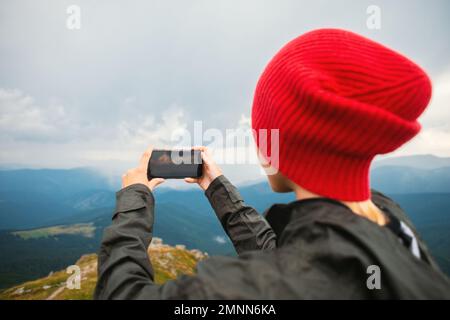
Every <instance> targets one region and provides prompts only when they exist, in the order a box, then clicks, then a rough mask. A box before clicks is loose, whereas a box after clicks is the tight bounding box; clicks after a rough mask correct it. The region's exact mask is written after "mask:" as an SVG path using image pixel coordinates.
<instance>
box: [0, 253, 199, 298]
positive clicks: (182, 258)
mask: <svg viewBox="0 0 450 320" xmlns="http://www.w3.org/2000/svg"><path fill="white" fill-rule="evenodd" d="M149 255H150V257H151V261H152V265H153V268H154V270H155V282H156V283H158V284H162V283H164V282H166V281H167V280H171V279H175V278H177V277H178V276H180V275H182V274H186V275H192V274H193V273H194V272H195V267H196V265H197V263H198V262H199V261H200V260H202V259H203V258H204V256H196V255H195V254H194V253H193V252H191V251H189V250H186V249H182V248H175V247H171V246H167V245H161V246H152V247H150V248H149ZM76 264H77V265H78V266H79V267H80V269H81V277H82V278H81V288H80V289H72V290H70V289H67V288H66V280H67V279H68V277H69V276H70V274H68V273H66V270H61V271H58V272H55V273H53V274H51V275H49V276H47V277H45V278H41V279H37V280H34V281H29V282H25V283H23V284H20V285H17V286H14V287H12V288H9V289H6V290H4V291H2V292H0V300H45V299H49V300H85V299H92V297H93V292H94V288H95V285H96V282H97V255H95V254H89V255H84V256H82V257H81V258H80V259H79V260H78V261H77V263H76Z"/></svg>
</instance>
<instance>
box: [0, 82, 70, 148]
mask: <svg viewBox="0 0 450 320" xmlns="http://www.w3.org/2000/svg"><path fill="white" fill-rule="evenodd" d="M76 130H77V127H76V126H74V123H73V122H71V121H70V119H69V118H68V116H67V114H66V110H65V108H64V106H62V105H60V104H55V103H53V104H50V105H48V106H45V107H41V106H38V105H36V103H35V100H34V99H33V98H32V97H31V96H29V95H26V94H24V93H23V92H22V91H20V90H17V89H4V88H0V135H1V136H2V137H3V138H9V139H12V140H27V141H41V142H46V141H64V140H67V139H70V138H71V135H72V134H73V133H74V131H76Z"/></svg>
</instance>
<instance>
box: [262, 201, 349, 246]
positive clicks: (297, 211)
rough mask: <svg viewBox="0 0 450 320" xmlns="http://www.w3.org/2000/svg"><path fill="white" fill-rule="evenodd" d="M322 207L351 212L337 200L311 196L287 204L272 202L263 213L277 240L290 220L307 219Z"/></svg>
mask: <svg viewBox="0 0 450 320" xmlns="http://www.w3.org/2000/svg"><path fill="white" fill-rule="evenodd" d="M324 207H326V208H327V209H328V210H330V212H331V211H333V210H335V209H339V210H340V211H342V210H343V209H344V210H347V211H348V212H349V213H351V210H350V208H348V207H347V206H346V205H344V204H343V203H341V202H339V201H336V200H333V199H329V198H311V199H305V200H296V201H293V202H291V203H288V204H274V205H272V206H271V207H270V208H269V209H268V210H266V212H265V213H264V215H265V218H266V220H267V222H268V223H269V224H270V226H271V227H272V229H273V231H274V232H275V234H276V236H277V239H278V240H279V239H280V237H281V234H282V233H283V231H284V230H285V228H286V226H288V225H289V224H290V223H291V222H293V221H294V220H298V219H308V218H309V217H312V216H314V213H315V212H317V211H319V210H323V209H324Z"/></svg>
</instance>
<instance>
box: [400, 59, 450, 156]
mask: <svg viewBox="0 0 450 320" xmlns="http://www.w3.org/2000/svg"><path fill="white" fill-rule="evenodd" d="M444 70H445V71H443V72H442V73H441V74H439V75H438V76H437V77H436V78H435V79H434V81H433V97H432V99H431V102H430V105H429V106H428V107H427V109H426V111H425V112H424V114H423V116H422V117H420V118H419V122H420V123H421V124H422V130H421V132H420V133H419V134H418V135H417V136H416V137H415V138H414V139H413V140H411V141H410V142H409V143H407V144H405V145H404V146H403V147H401V148H400V149H399V150H397V151H396V152H394V153H393V154H392V155H395V156H397V155H412V154H434V155H438V156H446V157H449V156H450V66H449V67H447V68H446V69H444Z"/></svg>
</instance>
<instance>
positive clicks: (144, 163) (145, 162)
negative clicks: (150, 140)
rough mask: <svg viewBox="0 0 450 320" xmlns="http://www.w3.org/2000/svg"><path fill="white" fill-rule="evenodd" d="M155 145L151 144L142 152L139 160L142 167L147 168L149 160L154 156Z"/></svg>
mask: <svg viewBox="0 0 450 320" xmlns="http://www.w3.org/2000/svg"><path fill="white" fill-rule="evenodd" d="M152 151H153V147H152V146H149V147H148V148H147V150H145V152H144V153H143V154H142V157H141V161H140V162H139V167H140V168H142V169H147V167H148V162H149V160H150V157H151V156H152Z"/></svg>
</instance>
